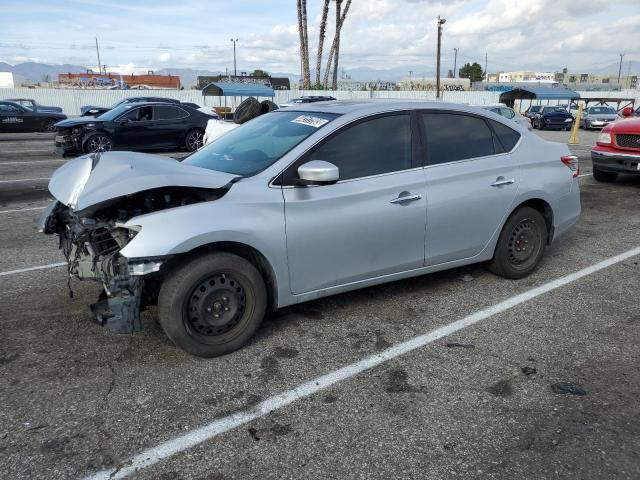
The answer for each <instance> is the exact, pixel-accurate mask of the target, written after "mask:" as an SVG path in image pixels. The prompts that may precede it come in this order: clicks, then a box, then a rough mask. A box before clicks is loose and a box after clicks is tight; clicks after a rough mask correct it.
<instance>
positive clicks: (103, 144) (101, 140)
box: [84, 133, 113, 153]
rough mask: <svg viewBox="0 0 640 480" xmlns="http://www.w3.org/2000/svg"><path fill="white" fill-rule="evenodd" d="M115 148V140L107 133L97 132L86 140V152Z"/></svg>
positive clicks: (100, 151) (106, 150) (105, 150)
mask: <svg viewBox="0 0 640 480" xmlns="http://www.w3.org/2000/svg"><path fill="white" fill-rule="evenodd" d="M112 148H113V141H112V140H111V138H110V137H109V136H107V135H104V134H102V133H96V134H95V135H91V136H90V137H89V138H87V140H86V141H85V142H84V151H85V153H104V152H109V151H110V150H111V149H112Z"/></svg>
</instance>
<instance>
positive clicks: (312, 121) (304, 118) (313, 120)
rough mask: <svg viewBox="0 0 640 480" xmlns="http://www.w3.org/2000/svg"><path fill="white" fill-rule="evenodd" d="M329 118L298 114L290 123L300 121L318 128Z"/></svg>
mask: <svg viewBox="0 0 640 480" xmlns="http://www.w3.org/2000/svg"><path fill="white" fill-rule="evenodd" d="M328 121H329V120H327V119H326V118H318V117H312V116H310V115H300V116H299V117H296V118H294V119H293V120H291V123H301V124H302V125H309V126H310V127H314V128H320V127H321V126H322V125H324V124H325V123H327V122H328Z"/></svg>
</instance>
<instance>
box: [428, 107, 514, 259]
mask: <svg viewBox="0 0 640 480" xmlns="http://www.w3.org/2000/svg"><path fill="white" fill-rule="evenodd" d="M420 120H421V131H422V134H423V136H424V137H423V139H424V141H425V142H426V151H425V152H424V153H425V155H426V167H425V177H426V182H427V233H426V245H425V252H426V254H425V255H426V265H437V264H440V263H446V262H450V261H454V260H461V259H465V258H470V257H473V256H475V255H477V254H478V253H480V252H481V251H482V250H483V248H484V247H485V246H486V245H487V243H488V242H489V240H490V239H491V238H492V237H493V235H494V234H495V233H496V231H497V230H498V228H499V227H500V225H501V224H502V222H503V220H504V218H505V216H506V215H507V214H508V213H509V211H510V208H511V204H512V202H513V200H514V198H515V196H516V192H517V190H518V165H517V162H516V160H515V158H514V156H513V155H512V154H510V153H508V152H509V151H510V150H512V149H513V148H514V146H515V145H516V143H517V141H518V140H519V138H520V134H519V133H518V132H516V131H515V130H512V129H510V128H508V127H506V126H504V125H503V124H501V123H499V122H494V121H487V120H485V119H484V117H482V116H480V115H472V114H465V113H458V112H448V111H444V110H443V111H431V112H422V113H421V114H420ZM493 125H497V127H496V128H499V129H506V132H505V135H506V137H505V138H507V137H509V132H511V136H510V137H509V138H510V143H508V144H507V145H506V147H504V146H503V145H502V144H501V143H500V141H499V139H498V138H497V135H496V134H494V131H493ZM505 143H507V142H506V140H505Z"/></svg>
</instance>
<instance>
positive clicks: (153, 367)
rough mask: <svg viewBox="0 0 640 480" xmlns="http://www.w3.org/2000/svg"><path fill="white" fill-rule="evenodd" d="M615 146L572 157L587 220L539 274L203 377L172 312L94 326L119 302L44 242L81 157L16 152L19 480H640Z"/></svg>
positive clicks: (5, 213)
mask: <svg viewBox="0 0 640 480" xmlns="http://www.w3.org/2000/svg"><path fill="white" fill-rule="evenodd" d="M536 134H540V135H542V136H543V137H544V138H546V139H548V140H552V141H561V142H566V141H567V138H568V136H569V133H568V132H547V131H545V132H536ZM596 137H597V132H583V131H581V132H580V137H579V138H580V142H579V144H578V145H576V146H571V150H572V152H574V153H575V154H576V155H578V156H579V158H580V161H581V174H582V175H583V176H582V177H581V178H580V184H581V192H582V208H583V214H582V217H581V219H580V221H579V223H578V225H577V226H576V227H575V228H574V229H573V230H572V231H571V232H570V233H569V234H567V235H566V236H565V237H563V238H562V239H560V240H559V241H558V242H556V243H554V245H552V246H551V247H550V248H549V249H548V250H547V253H546V255H545V257H544V260H543V262H542V265H541V267H540V268H539V269H538V270H537V271H536V272H535V273H534V274H533V275H531V276H530V277H528V278H525V279H523V280H519V281H510V280H505V279H502V278H498V277H496V276H494V275H492V274H490V273H489V272H488V271H487V270H486V269H485V267H484V266H483V265H473V266H469V267H464V268H459V269H455V270H451V271H447V272H441V273H437V274H432V275H426V276H423V277H418V278H414V279H410V280H405V281H399V282H394V283H390V284H387V285H382V286H378V287H373V288H367V289H363V290H359V291H355V292H350V293H346V294H342V295H338V296H335V297H330V298H325V299H321V300H318V301H314V302H309V303H305V304H301V305H298V306H295V307H290V308H286V309H283V310H281V311H279V312H276V313H274V314H271V315H270V316H269V317H268V318H267V319H266V321H265V322H264V324H263V326H262V328H261V329H260V330H259V332H258V334H257V336H256V338H255V339H254V340H253V341H252V342H251V343H250V344H249V345H248V346H247V347H245V348H243V349H242V350H240V351H238V352H235V353H233V354H230V355H227V356H225V357H221V358H217V359H211V360H203V359H198V358H194V357H190V356H189V355H187V354H185V353H184V352H182V351H181V350H179V349H177V348H175V347H174V346H173V345H172V344H171V343H170V342H169V341H168V340H167V339H166V337H165V336H164V335H163V333H162V330H161V329H160V327H159V325H158V323H157V317H156V312H155V311H154V310H151V311H148V312H145V313H144V315H143V320H144V324H145V329H144V330H143V331H142V332H140V333H136V334H132V335H115V334H112V333H110V332H108V331H106V330H104V329H103V328H101V327H100V326H98V325H97V324H94V323H92V322H91V321H90V320H89V319H88V315H87V305H88V304H90V303H92V302H93V301H95V298H96V296H97V295H98V293H99V291H100V287H99V286H98V285H95V284H93V283H91V282H77V281H75V282H72V284H71V287H72V290H73V293H74V295H73V298H71V297H70V296H69V290H68V288H67V277H66V270H65V268H63V267H59V266H55V265H57V264H58V263H60V262H62V261H63V260H64V259H63V257H62V255H61V254H60V252H59V251H58V249H57V242H56V239H55V238H54V237H50V236H43V235H40V234H38V233H37V232H36V230H35V221H36V219H37V218H38V215H39V213H40V209H41V208H42V207H43V206H44V205H46V203H47V201H48V194H47V192H46V184H47V180H46V179H47V178H48V177H50V175H51V173H52V172H53V171H54V170H55V168H57V167H58V166H60V165H61V164H63V163H64V161H65V160H63V159H60V158H59V157H55V156H54V155H53V154H52V153H46V150H47V149H48V148H50V150H52V143H53V139H52V137H51V136H46V134H37V135H5V136H2V135H0V225H1V226H2V228H1V229H0V242H1V244H2V253H3V255H1V256H0V398H1V399H2V401H1V405H2V408H1V409H0V478H3V479H4V478H7V479H58V478H83V477H86V476H90V475H94V474H96V473H100V472H102V473H100V475H102V477H100V478H109V476H112V478H122V477H123V476H125V477H126V478H139V479H185V480H186V479H193V480H222V479H300V478H305V479H316V478H317V479H320V478H322V479H324V478H327V479H329V478H331V479H360V478H362V479H372V478H374V479H377V478H379V479H389V478H403V479H404V478H411V479H414V478H415V479H448V478H465V479H466V478H469V479H503V478H504V479H507V478H508V479H513V478H523V479H547V478H548V479H557V478H563V479H565V478H575V479H605V478H607V479H637V478H640V455H639V453H638V452H640V402H639V401H638V398H639V396H640V375H639V374H638V364H639V363H640V353H639V350H638V348H637V345H638V343H640V330H639V328H638V327H639V325H640V306H639V305H638V293H637V292H638V291H639V290H640V275H639V273H640V266H639V265H638V262H639V261H640V250H637V249H638V247H640V237H639V235H638V232H639V230H640V209H639V208H638V207H639V206H640V178H638V177H621V179H620V180H619V181H617V182H616V183H613V184H600V183H597V182H595V181H594V180H593V178H592V177H591V176H590V172H591V162H590V159H589V149H590V147H591V145H592V144H593V143H594V142H595V138H596ZM16 152H17V153H16ZM169 154H170V155H180V154H179V153H175V152H173V153H169ZM634 249H635V250H634ZM625 252H629V253H627V254H626V255H625V256H623V257H616V256H618V255H620V254H625ZM607 259H612V260H609V261H608V263H606V264H602V263H600V262H602V261H606V260H607ZM594 265H595V267H594ZM31 267H47V268H41V269H38V270H27V271H25V270H26V269H29V268H31ZM585 269H586V270H585ZM575 272H580V273H579V274H578V275H575ZM541 286H542V288H541V289H540V288H539V287H541ZM536 289H538V290H536ZM460 320H463V322H462V323H456V322H459V321H460ZM434 332H435V333H434ZM423 334H429V335H427V336H426V337H421V335H423ZM416 338H418V339H419V340H420V341H418V340H416ZM409 347H411V348H409ZM400 353H402V354H400ZM345 367H346V368H345ZM567 390H568V393H566V392H567ZM563 392H565V393H563ZM202 427H204V429H203V428H202Z"/></svg>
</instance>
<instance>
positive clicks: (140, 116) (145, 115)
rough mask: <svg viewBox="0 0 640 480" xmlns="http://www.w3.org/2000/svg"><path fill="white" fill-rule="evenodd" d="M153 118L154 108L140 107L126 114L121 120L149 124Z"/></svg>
mask: <svg viewBox="0 0 640 480" xmlns="http://www.w3.org/2000/svg"><path fill="white" fill-rule="evenodd" d="M152 118H153V107H140V108H136V109H133V110H131V111H130V112H128V113H126V114H124V115H123V116H122V118H121V120H130V121H132V122H147V121H149V120H151V119H152Z"/></svg>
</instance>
